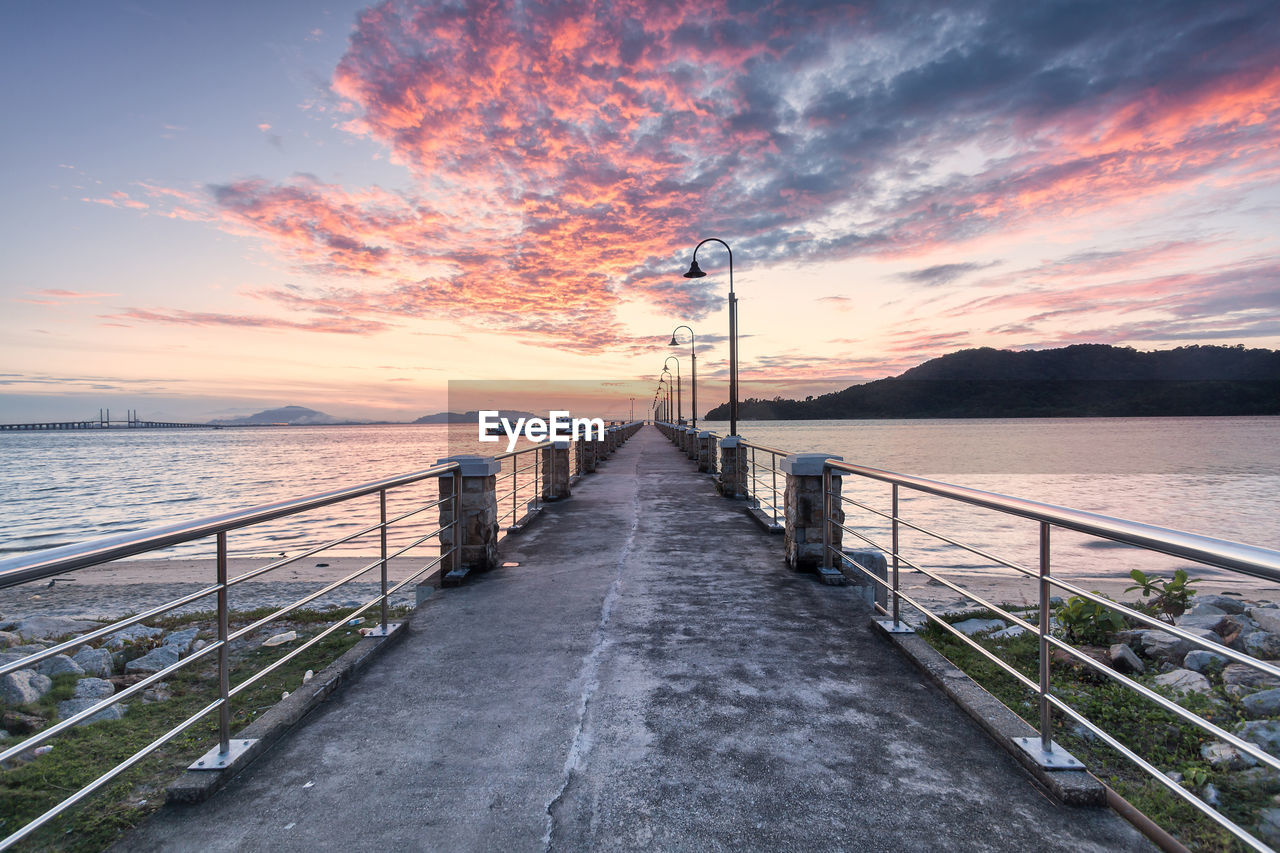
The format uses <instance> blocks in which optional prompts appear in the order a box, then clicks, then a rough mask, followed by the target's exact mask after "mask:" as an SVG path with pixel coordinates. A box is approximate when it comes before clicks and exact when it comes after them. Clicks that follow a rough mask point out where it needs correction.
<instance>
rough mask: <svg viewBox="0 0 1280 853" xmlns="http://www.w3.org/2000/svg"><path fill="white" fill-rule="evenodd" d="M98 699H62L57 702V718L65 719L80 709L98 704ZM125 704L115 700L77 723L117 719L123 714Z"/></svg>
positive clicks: (84, 724)
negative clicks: (112, 703) (114, 702)
mask: <svg viewBox="0 0 1280 853" xmlns="http://www.w3.org/2000/svg"><path fill="white" fill-rule="evenodd" d="M98 702H99V700H98V699H64V700H63V701H61V702H59V703H58V719H60V720H65V719H66V718H67V717H70V716H72V715H73V714H79V713H80V712H81V711H83V710H85V709H87V708H92V707H93V706H94V705H96V704H98ZM124 712H125V706H124V705H121V704H120V703H119V702H117V703H116V704H114V705H108V706H107V707H105V708H103V709H102V710H101V711H99V712H98V713H96V714H92V715H90V716H89V717H87V718H86V719H84V720H81V721H80V722H79V723H78V725H82V726H86V725H88V724H89V723H100V722H102V721H103V720H118V719H120V718H121V717H123V716H124Z"/></svg>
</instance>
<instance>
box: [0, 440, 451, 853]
mask: <svg viewBox="0 0 1280 853" xmlns="http://www.w3.org/2000/svg"><path fill="white" fill-rule="evenodd" d="M442 478H449V479H451V481H452V482H451V483H450V486H451V490H450V491H448V492H447V493H446V492H445V491H444V490H443V489H442V492H441V493H442V494H444V495H445V496H444V497H441V498H439V499H437V500H433V501H427V502H425V503H421V504H417V503H416V502H415V505H413V506H412V508H410V509H408V510H407V511H403V512H399V513H398V514H396V515H394V516H393V517H389V516H388V512H387V494H388V492H392V491H393V490H396V489H403V488H405V487H407V486H410V485H412V484H415V483H421V482H423V481H427V480H437V481H439V480H441V479H442ZM460 480H461V477H460V476H459V473H458V465H457V463H447V464H442V465H437V466H435V467H432V468H428V469H426V470H424V471H419V472H416V473H412V474H406V475H402V476H397V477H388V478H386V479H382V480H376V481H373V482H369V483H363V484H360V485H356V486H351V487H347V488H343V489H337V490H334V491H329V492H322V493H319V494H314V495H309V496H306V497H301V498H294V499H290V500H285V501H280V502H278V503H273V504H266V505H263V506H257V507H252V508H249V509H243V510H237V511H234V512H229V513H224V514H221V515H215V516H208V517H205V518H201V519H197V520H194V521H189V522H182V523H179V524H171V525H167V526H163V527H156V528H151V529H149V530H143V531H139V532H137V533H128V534H122V535H117V536H111V537H106V538H102V539H96V540H93V541H90V542H85V543H80V544H74V545H66V546H63V547H59V548H51V549H48V550H45V551H40V552H36V553H33V554H23V555H18V556H14V557H8V558H5V559H3V560H0V589H3V588H7V587H13V586H17V585H20V584H25V583H30V582H32V581H38V580H41V579H44V578H50V577H53V576H54V575H64V574H67V573H69V572H75V571H78V570H82V569H86V568H89V567H91V566H97V565H101V564H103V563H108V562H111V561H114V560H120V559H124V558H126V557H133V556H137V555H140V554H146V553H150V552H154V551H156V550H158V549H163V548H167V547H169V546H172V545H177V544H180V543H184V542H191V541H194V540H199V539H205V538H207V537H213V538H214V540H215V552H216V560H215V570H216V578H215V581H214V583H213V584H211V585H209V586H207V587H205V588H204V589H201V590H198V591H196V592H193V593H190V594H188V595H183V596H180V597H178V598H175V599H172V600H170V601H167V602H165V603H163V604H160V605H158V606H155V607H151V608H149V609H147V610H146V611H144V612H142V613H138V614H135V615H132V616H129V617H126V618H124V619H120V620H118V621H116V622H113V623H111V624H109V625H105V626H103V627H101V628H96V629H94V630H91V631H88V632H86V633H83V634H80V635H78V636H76V637H73V638H72V639H69V640H65V641H63V642H59V643H55V644H54V645H52V646H50V647H49V648H46V649H44V650H42V651H38V652H35V653H32V654H29V655H26V656H25V657H23V658H21V659H19V660H15V661H13V662H11V663H6V664H3V665H0V676H4V675H7V674H9V673H11V672H16V671H18V670H24V669H33V668H34V667H35V665H37V664H39V663H40V662H41V661H43V660H46V659H49V658H52V657H54V656H55V655H60V654H64V653H69V652H71V651H74V650H75V649H77V648H78V647H81V646H84V645H86V644H88V643H91V642H93V641H96V640H101V639H103V638H106V637H109V636H110V635H111V634H114V633H116V632H117V631H120V630H121V629H124V628H128V627H130V626H132V625H137V624H139V623H141V622H144V621H146V620H149V619H153V618H155V617H157V616H161V615H163V614H165V613H168V612H170V611H173V610H175V609H177V608H180V607H184V606H186V605H190V604H193V603H195V602H198V601H201V600H202V599H207V598H208V597H210V596H214V597H216V609H217V638H216V640H214V641H213V642H211V643H209V644H208V645H206V646H205V647H204V648H201V649H199V650H197V651H194V652H192V653H190V654H188V655H187V656H186V657H181V658H180V659H179V660H178V661H177V662H176V663H173V664H170V665H168V666H165V667H164V668H163V669H161V670H159V671H158V672H155V673H152V674H150V675H147V676H146V677H144V678H143V679H141V680H140V681H137V682H136V683H134V684H131V685H129V686H127V687H124V688H123V689H121V690H120V691H119V692H118V693H114V694H113V695H112V696H109V697H107V698H104V699H101V700H100V701H97V702H95V703H93V704H92V705H90V706H89V707H87V708H85V709H84V710H81V711H79V712H78V713H75V714H72V715H71V716H68V717H66V718H65V719H62V720H60V721H58V722H57V723H55V724H53V725H51V726H49V727H47V728H44V729H42V730H40V731H38V732H36V733H35V734H33V735H31V736H30V737H28V738H26V739H25V740H22V741H20V742H18V743H16V744H14V745H12V746H9V747H8V748H5V749H4V750H3V751H0V762H8V761H9V760H10V759H13V758H15V757H18V756H22V755H24V754H29V753H30V751H31V750H34V749H36V748H37V747H39V746H41V745H42V744H44V743H46V742H47V741H50V740H52V739H53V738H55V737H57V736H59V735H61V734H63V733H64V732H66V731H68V730H69V729H71V728H72V727H74V726H76V725H78V724H79V723H81V722H83V721H85V720H87V719H89V718H90V717H92V716H94V715H95V714H97V713H99V712H100V711H103V710H106V709H108V708H110V707H112V706H114V705H116V704H118V703H120V702H122V701H125V700H127V699H129V698H131V697H134V696H139V695H140V694H141V693H142V692H143V691H144V690H146V689H147V688H149V687H151V686H153V685H155V684H157V683H158V682H161V681H163V680H164V679H166V678H169V677H171V676H173V675H174V674H175V673H177V672H178V671H179V670H182V669H184V668H187V667H191V666H192V665H194V664H196V663H197V662H199V661H206V662H207V660H208V659H209V658H210V657H216V659H217V682H218V684H217V693H218V697H217V699H215V700H214V701H212V702H210V703H209V704H207V705H206V706H205V707H203V708H201V709H200V710H199V711H197V712H196V713H195V714H192V715H191V716H190V717H188V718H186V719H185V720H183V721H182V722H180V723H178V724H177V725H176V726H174V727H173V728H171V729H170V730H169V731H167V732H165V733H164V734H162V735H160V737H158V738H156V739H155V740H153V741H151V743H149V744H147V745H146V746H144V747H142V748H141V749H139V750H137V751H136V752H134V753H133V754H132V755H131V756H129V757H128V758H126V759H124V760H123V761H121V762H119V763H118V764H116V765H115V766H113V767H111V768H110V769H109V770H107V771H106V772H104V773H102V774H101V775H100V776H98V777H97V778H96V779H94V780H93V781H92V782H90V783H89V784H87V785H85V786H84V787H82V788H80V789H79V790H78V791H75V792H73V793H71V794H70V795H69V796H67V797H66V798H65V799H63V800H61V801H60V802H59V803H58V804H57V805H55V806H53V807H52V808H50V809H49V810H48V811H46V812H44V813H43V814H41V815H40V816H38V817H37V818H35V819H34V820H32V821H30V822H29V823H27V824H26V825H24V826H22V827H20V828H19V829H17V830H15V831H14V832H12V833H11V834H9V835H8V836H7V837H5V838H3V839H0V850H3V849H7V848H9V847H11V846H12V845H13V844H15V843H17V842H18V841H21V840H22V839H24V838H27V837H28V836H29V835H30V834H31V833H33V832H35V831H36V830H38V829H39V828H41V827H42V826H45V825H46V824H48V823H49V822H50V821H51V820H53V819H54V818H56V817H57V816H58V815H60V814H62V813H64V812H66V811H67V810H69V809H71V808H72V807H73V806H75V805H76V804H78V803H80V802H82V801H83V800H85V799H86V798H88V797H89V796H91V795H92V794H93V793H94V792H96V791H98V790H99V789H101V788H102V787H103V786H104V785H106V784H107V783H109V782H110V781H111V780H113V779H115V778H116V777H118V776H119V775H120V774H122V773H124V772H125V771H127V770H129V769H130V768H132V767H133V766H135V765H137V764H138V763H139V762H141V761H142V760H143V759H145V758H146V757H147V756H149V755H151V754H152V753H153V752H155V751H156V750H158V749H159V748H160V747H162V746H164V745H165V744H166V743H168V742H169V741H171V740H173V739H174V738H175V737H177V736H178V735H180V734H182V733H183V732H184V731H186V730H188V729H189V728H191V727H192V726H193V725H195V724H196V723H198V722H199V721H200V720H202V719H203V718H205V717H206V716H207V715H209V714H212V713H214V712H215V711H216V712H217V714H218V745H217V747H215V748H214V750H211V751H210V753H209V754H208V756H207V757H208V758H210V759H211V760H210V761H209V762H208V763H207V764H206V765H203V766H205V767H209V768H216V767H219V766H225V765H226V764H227V763H229V761H230V759H231V757H232V756H233V747H232V742H231V705H230V703H231V700H232V698H233V697H235V696H237V695H238V694H240V693H242V692H243V691H245V690H246V689H248V688H249V687H250V686H252V685H253V684H255V683H257V682H259V681H260V680H261V679H263V678H265V677H266V676H267V675H269V674H270V673H272V672H274V671H275V670H277V669H279V668H280V667H281V666H283V665H284V664H286V663H287V662H289V661H290V660H292V659H293V658H295V657H297V656H298V655H299V654H302V653H303V652H305V651H307V650H308V649H310V648H311V647H312V646H314V645H316V644H317V643H319V642H320V641H322V640H324V639H325V638H326V637H328V636H330V635H331V634H333V633H334V632H336V631H338V630H339V629H341V628H342V627H344V626H346V625H347V624H348V620H350V619H351V618H352V617H355V616H358V615H359V614H361V613H364V612H365V611H367V610H369V609H370V608H372V607H375V606H376V607H378V608H379V611H380V612H379V616H380V622H381V626H380V628H379V629H376V631H377V632H380V633H381V634H382V635H386V634H387V633H388V625H387V601H388V599H389V598H390V597H391V596H392V595H394V594H395V593H397V592H398V591H399V590H401V589H403V588H404V587H405V586H407V585H408V584H411V583H413V582H415V581H417V580H418V579H419V578H422V577H423V576H424V575H426V574H428V573H429V572H431V571H432V570H434V569H440V570H441V571H443V570H444V562H445V560H446V559H451V567H452V568H454V569H456V568H458V566H459V558H460V555H461V551H460V549H459V548H458V547H457V540H458V536H457V531H458V526H457V519H458V517H459V516H458V510H459V504H458V499H459V495H460V493H461V489H460V486H461V482H460ZM369 495H377V496H378V520H377V522H375V523H373V524H368V525H364V526H362V527H361V528H360V529H359V530H357V531H355V532H354V533H347V534H344V535H342V536H340V537H338V538H336V539H332V540H330V541H327V542H325V543H323V544H321V545H317V546H315V547H311V548H308V549H307V550H305V551H303V552H302V553H300V554H296V555H294V556H291V557H284V558H282V559H278V560H273V561H271V562H269V563H267V564H266V565H263V566H259V567H257V568H254V569H251V570H249V571H246V572H244V573H242V574H240V575H237V576H235V577H230V576H229V571H228V534H229V533H231V532H232V531H235V530H240V529H243V528H247V527H251V526H253V525H256V524H261V523H263V522H267V521H271V520H273V519H278V518H283V517H286V516H294V515H298V514H300V513H305V512H309V511H311V510H315V509H319V508H322V507H328V506H332V505H335V504H340V503H345V502H348V501H352V500H354V499H357V498H361V497H365V496H369ZM430 509H440V521H441V524H440V525H439V526H437V527H435V529H433V530H431V531H430V532H427V533H425V534H422V533H421V532H420V531H419V530H414V529H413V525H414V523H413V522H409V523H407V524H405V528H406V529H408V530H409V534H408V535H409V538H410V539H411V541H410V542H409V543H408V544H407V545H403V546H400V547H397V548H395V549H394V550H392V549H391V547H390V545H389V542H388V531H389V530H390V529H392V528H393V526H394V525H397V524H399V523H401V522H406V521H407V520H408V519H412V518H414V517H415V516H418V515H419V514H420V513H423V512H426V511H428V510H430ZM446 518H447V519H448V520H447V521H446V520H445V519H446ZM446 531H450V532H451V538H452V543H451V546H450V547H446V544H445V537H444V534H445V533H446ZM375 533H376V534H377V535H378V546H377V549H378V552H379V556H378V558H377V559H375V560H373V561H372V562H370V563H368V564H367V565H365V566H363V567H361V568H359V569H357V570H356V571H353V572H350V573H348V574H346V575H345V576H343V577H341V578H339V579H338V580H336V581H333V582H332V583H328V584H325V585H323V586H321V587H320V588H319V589H317V590H315V591H313V592H310V593H308V594H307V595H305V596H303V597H302V598H299V599H297V600H296V601H294V602H292V603H291V604H288V605H285V606H284V607H280V608H278V609H276V610H274V611H273V612H271V613H270V614H268V615H266V616H263V617H261V618H259V619H256V620H254V621H252V622H251V623H250V624H248V625H247V626H245V627H242V628H239V629H236V630H234V631H233V630H231V627H230V621H229V613H230V608H229V604H228V598H229V596H228V593H229V591H230V590H231V589H232V588H234V587H235V586H237V585H239V584H241V583H244V582H245V581H248V580H251V579H255V578H261V577H262V576H264V575H266V574H268V573H269V572H272V571H274V570H276V569H280V568H283V567H285V566H288V565H291V564H293V563H297V562H298V561H299V560H303V559H306V558H309V557H313V556H315V555H317V554H320V553H322V552H324V551H326V550H328V549H331V548H334V547H336V546H338V545H343V544H345V543H349V542H352V541H354V540H356V539H359V538H361V537H365V536H369V535H371V534H375ZM432 539H434V540H436V545H437V551H438V553H437V554H436V556H435V557H434V558H432V559H429V560H428V561H427V562H426V564H425V565H423V566H422V567H421V568H418V569H417V570H416V571H413V572H412V573H411V574H410V575H409V576H408V577H405V578H403V579H400V580H398V581H396V582H395V583H394V584H392V583H391V582H390V581H389V579H388V574H387V565H388V563H389V562H390V561H391V560H393V559H396V558H399V557H403V556H405V555H406V554H408V553H409V552H410V551H414V550H415V549H419V548H421V547H422V546H423V545H424V544H426V543H427V542H429V541H430V540H432ZM375 569H378V570H380V571H379V575H380V587H379V588H380V592H379V594H378V595H377V596H375V597H373V598H371V599H369V600H368V601H365V602H364V603H363V604H361V605H359V606H358V607H356V608H355V609H354V610H352V611H351V612H349V613H346V614H345V615H344V616H343V617H342V618H341V619H339V620H338V621H336V622H334V623H333V624H331V625H329V626H328V627H327V628H325V629H323V630H321V631H320V632H319V633H317V634H316V635H315V636H313V637H311V638H309V639H307V640H306V641H305V642H303V643H301V644H299V645H298V647H296V648H294V649H291V650H290V651H289V652H287V653H285V654H284V655H283V656H281V657H280V658H278V659H276V660H275V661H273V662H271V663H270V664H268V665H267V666H265V667H263V668H261V669H259V670H257V671H256V672H254V673H252V674H250V675H249V676H248V677H246V678H245V679H244V680H243V681H241V682H239V683H238V684H235V685H232V684H231V660H230V647H231V644H232V643H234V642H236V641H237V640H240V639H242V638H244V637H246V636H247V635H249V634H250V633H252V632H253V631H256V630H258V629H259V628H262V627H263V626H265V625H267V624H269V623H271V622H273V621H276V620H278V619H280V618H282V617H285V616H287V615H288V614H290V613H292V612H294V611H295V610H298V609H299V608H301V607H303V606H305V605H307V604H310V603H311V602H314V601H316V600H317V599H320V598H322V597H323V596H325V595H328V594H329V593H331V592H333V591H334V590H336V589H339V588H340V587H342V586H344V585H346V584H348V583H351V582H353V581H355V580H356V579H357V578H359V577H362V576H363V575H365V574H367V573H368V572H370V571H373V570H375ZM215 750H216V751H215ZM36 760H38V758H37V759H36ZM194 767H195V765H193V769H194Z"/></svg>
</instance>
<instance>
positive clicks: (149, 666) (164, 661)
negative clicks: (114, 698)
mask: <svg viewBox="0 0 1280 853" xmlns="http://www.w3.org/2000/svg"><path fill="white" fill-rule="evenodd" d="M177 662H178V650H177V649H176V648H174V647H173V646H161V647H160V648H158V649H152V650H151V651H149V652H147V653H146V654H145V655H143V656H142V657H140V658H137V659H135V660H131V661H129V662H128V663H127V664H125V665H124V671H125V674H126V675H127V674H130V673H135V672H146V673H150V672H159V671H160V670H162V669H164V668H165V667H166V666H172V665H173V664H175V663H177Z"/></svg>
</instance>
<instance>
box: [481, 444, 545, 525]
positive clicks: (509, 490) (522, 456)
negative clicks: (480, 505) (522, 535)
mask: <svg viewBox="0 0 1280 853" xmlns="http://www.w3.org/2000/svg"><path fill="white" fill-rule="evenodd" d="M550 446H551V445H550V443H549V442H542V443H540V444H532V445H530V446H528V447H523V448H521V449H520V450H512V451H510V452H509V453H499V454H498V455H496V456H494V457H493V458H494V459H496V460H498V461H499V462H501V463H502V464H503V467H504V468H506V466H508V465H510V470H509V471H506V472H505V473H503V474H499V475H498V477H497V482H496V490H497V502H498V527H499V529H506V530H507V531H510V530H511V528H513V527H517V526H518V525H519V524H520V523H521V522H522V521H523V520H524V519H525V517H526V516H528V515H530V514H532V513H535V512H537V511H539V510H540V509H542V484H543V482H545V480H546V472H545V471H544V470H543V465H542V448H544V447H550ZM521 475H524V478H523V479H524V485H523V486H521V483H520V480H521ZM522 500H523V501H524V512H523V513H521V511H520V509H521V501H522ZM508 506H510V509H507V510H506V511H505V512H503V509H504V508H506V507H508Z"/></svg>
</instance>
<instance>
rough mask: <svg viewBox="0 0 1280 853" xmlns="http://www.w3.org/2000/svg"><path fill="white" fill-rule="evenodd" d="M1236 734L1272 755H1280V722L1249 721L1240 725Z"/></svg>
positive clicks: (1236, 728) (1236, 729)
mask: <svg viewBox="0 0 1280 853" xmlns="http://www.w3.org/2000/svg"><path fill="white" fill-rule="evenodd" d="M1234 734H1237V735H1239V736H1240V737H1242V738H1244V739H1245V740H1247V741H1249V743H1254V744H1257V745H1258V746H1260V747H1262V749H1264V750H1266V751H1267V752H1269V753H1271V754H1272V755H1280V720H1249V721H1247V722H1243V723H1240V724H1238V725H1237V726H1236V727H1235V732H1234Z"/></svg>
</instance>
